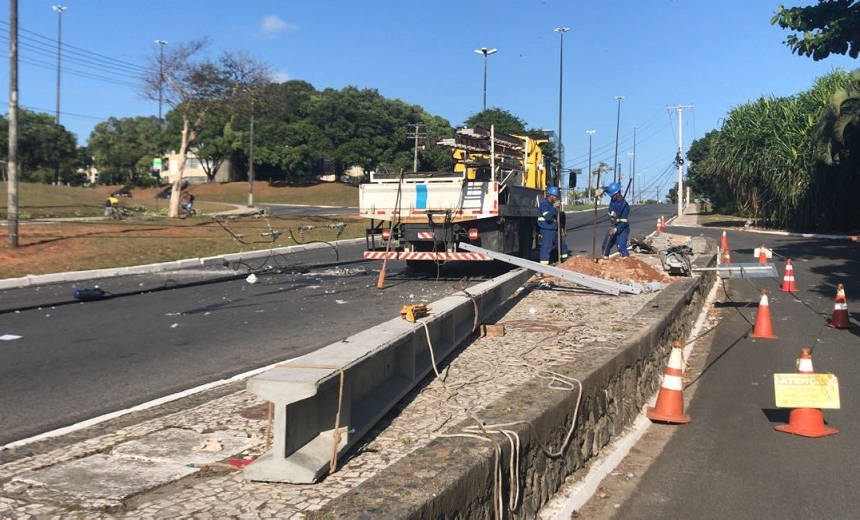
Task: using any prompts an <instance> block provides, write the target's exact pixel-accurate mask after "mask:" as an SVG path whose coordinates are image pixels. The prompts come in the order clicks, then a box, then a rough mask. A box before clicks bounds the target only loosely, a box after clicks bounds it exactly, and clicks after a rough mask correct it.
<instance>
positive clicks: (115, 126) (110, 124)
mask: <svg viewBox="0 0 860 520" xmlns="http://www.w3.org/2000/svg"><path fill="white" fill-rule="evenodd" d="M160 130H161V122H160V121H159V120H158V118H157V117H155V116H150V117H133V118H132V117H127V118H122V119H116V118H113V117H112V118H110V119H108V120H107V121H104V122H101V123H99V124H97V125H96V126H95V128H94V129H93V132H92V133H91V134H90V138H89V140H88V141H87V147H88V149H89V152H90V153H91V154H92V157H93V165H94V166H95V168H96V169H97V170H98V172H99V177H100V178H101V179H102V181H103V182H108V183H112V184H116V183H122V184H126V185H135V184H138V180H139V179H147V180H148V179H149V171H150V168H151V165H152V158H153V156H154V154H155V150H158V144H157V141H158V135H159V134H160Z"/></svg>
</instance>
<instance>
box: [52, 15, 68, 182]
mask: <svg viewBox="0 0 860 520" xmlns="http://www.w3.org/2000/svg"><path fill="white" fill-rule="evenodd" d="M51 9H53V10H54V11H56V12H57V19H58V23H57V115H56V123H57V127H59V126H60V57H61V56H62V49H61V48H62V45H63V43H62V42H63V13H64V12H66V10H68V7H65V6H62V5H54V6H51ZM58 130H59V128H58ZM57 135H58V136H59V133H58V134H57ZM59 153H60V152H59V150H57V157H56V158H55V159H54V185H55V186H59V185H60V155H59Z"/></svg>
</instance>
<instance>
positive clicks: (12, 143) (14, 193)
mask: <svg viewBox="0 0 860 520" xmlns="http://www.w3.org/2000/svg"><path fill="white" fill-rule="evenodd" d="M6 172H7V175H8V181H7V182H8V183H9V185H8V186H7V190H6V191H7V193H6V207H7V208H8V211H7V215H6V218H7V223H8V231H9V247H10V248H12V249H14V248H17V247H18V0H9V154H8V157H6Z"/></svg>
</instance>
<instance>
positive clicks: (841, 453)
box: [588, 228, 860, 519]
mask: <svg viewBox="0 0 860 520" xmlns="http://www.w3.org/2000/svg"><path fill="white" fill-rule="evenodd" d="M671 231H672V232H676V231H680V232H686V234H699V233H704V234H706V235H711V236H713V237H714V238H717V239H719V237H720V235H721V232H719V231H714V230H707V229H703V228H695V229H687V230H679V229H678V228H672V229H671ZM727 240H728V243H729V248H730V250H731V259H732V262H733V263H740V262H747V263H748V262H753V263H754V262H756V261H757V260H756V259H755V257H754V256H753V249H754V248H755V247H758V246H759V245H766V246H767V247H768V248H772V249H774V251H775V253H776V255H775V257H774V258H773V259H772V261H773V262H774V263H775V264H776V265H777V269H778V273H779V277H780V278H778V279H770V278H750V279H732V280H728V281H726V283H725V286H724V288H723V287H721V288H720V289H719V291H718V293H717V297H716V299H717V303H716V305H715V307H716V309H715V311H714V313H713V314H714V317H715V318H717V319H718V321H716V322H715V328H714V329H713V331H711V332H710V333H709V334H708V337H711V341H710V350H709V352H707V357H706V358H705V359H700V360H698V361H697V362H696V363H693V362H692V361H691V364H694V365H699V366H698V367H696V368H694V369H692V371H691V373H689V374H688V375H690V377H691V378H692V381H691V382H690V384H689V385H688V386H687V388H686V389H685V392H692V398H691V399H690V403H689V405H688V406H687V407H686V410H685V411H686V412H687V413H688V414H689V415H690V416H691V417H692V421H691V423H689V424H687V425H682V426H672V425H652V426H651V427H650V429H649V431H648V433H647V434H646V437H645V438H643V441H641V442H640V443H639V444H637V446H636V447H635V448H634V450H633V452H632V453H631V455H630V456H629V457H628V459H632V460H633V461H634V462H633V463H631V462H630V461H627V462H626V463H625V464H627V465H626V469H623V470H621V471H616V473H615V474H614V475H615V476H611V477H608V479H607V481H609V479H613V478H614V479H618V478H619V475H620V476H621V477H620V478H622V479H630V484H629V488H628V489H626V490H625V491H623V492H622V491H618V494H619V495H618V496H608V497H606V498H601V499H598V501H603V504H602V509H601V510H600V511H601V512H599V513H598V512H596V510H595V509H594V508H593V506H594V503H593V502H594V499H593V500H592V504H591V506H592V508H591V509H589V510H588V511H589V512H590V513H591V514H592V515H594V516H593V517H596V518H637V519H650V518H655V519H656V518H701V519H708V518H739V519H746V518H750V519H752V518H756V519H759V518H856V517H857V511H858V510H860V496H858V494H857V493H856V489H857V485H858V483H860V478H858V477H857V474H856V471H855V467H854V460H855V459H854V457H855V456H856V455H855V454H856V453H857V452H858V450H860V436H858V432H860V415H858V414H857V409H858V404H860V403H858V395H860V377H858V376H857V374H858V373H860V329H858V327H856V324H857V323H858V315H857V313H856V312H853V313H852V312H851V297H852V294H855V295H856V294H858V291H860V282H858V279H857V276H856V273H857V272H860V257H858V254H857V252H858V246H857V244H854V243H851V242H848V241H847V240H830V239H818V238H794V237H787V236H779V235H771V234H763V233H752V232H742V231H729V232H727ZM788 258H790V259H791V260H792V267H793V270H794V275H795V278H796V283H797V287H798V292H797V293H788V292H782V291H780V290H779V289H780V287H781V285H782V278H781V277H782V276H783V275H784V268H785V260H786V259H788ZM838 283H842V284H844V286H845V291H846V295H847V298H848V302H849V306H848V308H849V313H850V315H851V322H852V323H853V324H855V326H854V327H853V328H851V329H833V328H830V327H827V326H826V323H827V321H828V320H829V319H830V318H831V317H832V313H833V309H834V303H835V302H834V299H835V295H836V284H838ZM760 289H767V290H768V291H769V295H768V300H769V310H770V314H771V321H772V325H773V329H774V334H775V335H776V336H777V337H778V338H777V339H755V338H751V337H749V333H750V332H751V331H752V329H753V326H754V324H755V322H756V316H757V313H758V312H759V308H758V305H759V303H760V301H761V295H760ZM802 348H812V349H813V356H812V357H813V366H814V369H815V371H816V372H818V373H833V374H835V375H836V376H837V377H838V378H839V390H840V400H841V408H840V409H836V410H833V409H828V410H824V418H825V420H826V422H827V424H828V426H830V427H834V428H837V429H838V430H839V433H838V434H836V435H833V436H827V437H819V438H808V437H800V436H795V435H790V434H787V433H783V432H778V431H775V430H774V427H775V426H779V425H783V424H786V423H787V422H788V416H789V412H790V410H789V409H779V408H777V407H776V406H775V400H774V399H775V398H774V385H773V374H774V373H794V372H795V371H796V366H795V360H796V359H797V357H798V356H799V354H800V350H801V349H802ZM694 353H695V352H694ZM646 467H647V470H646V469H642V470H641V472H640V471H639V470H637V469H636V468H646ZM631 468H633V469H631ZM627 471H629V472H630V474H629V475H628V474H627V473H626V472H627ZM610 484H611V482H610ZM606 489H607V490H608V489H612V488H611V486H607V487H606ZM622 493H623V494H624V497H623V498H624V499H623V500H621V498H622V497H621V496H620V495H621V494H622Z"/></svg>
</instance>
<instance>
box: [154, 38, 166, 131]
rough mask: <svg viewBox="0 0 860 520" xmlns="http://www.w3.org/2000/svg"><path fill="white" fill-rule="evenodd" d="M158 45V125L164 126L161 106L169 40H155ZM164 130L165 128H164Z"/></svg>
mask: <svg viewBox="0 0 860 520" xmlns="http://www.w3.org/2000/svg"><path fill="white" fill-rule="evenodd" d="M155 43H157V44H158V47H159V54H158V124H159V125H162V126H163V124H162V121H161V104H162V101H163V98H164V46H165V45H167V40H155ZM162 129H163V128H162Z"/></svg>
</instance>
